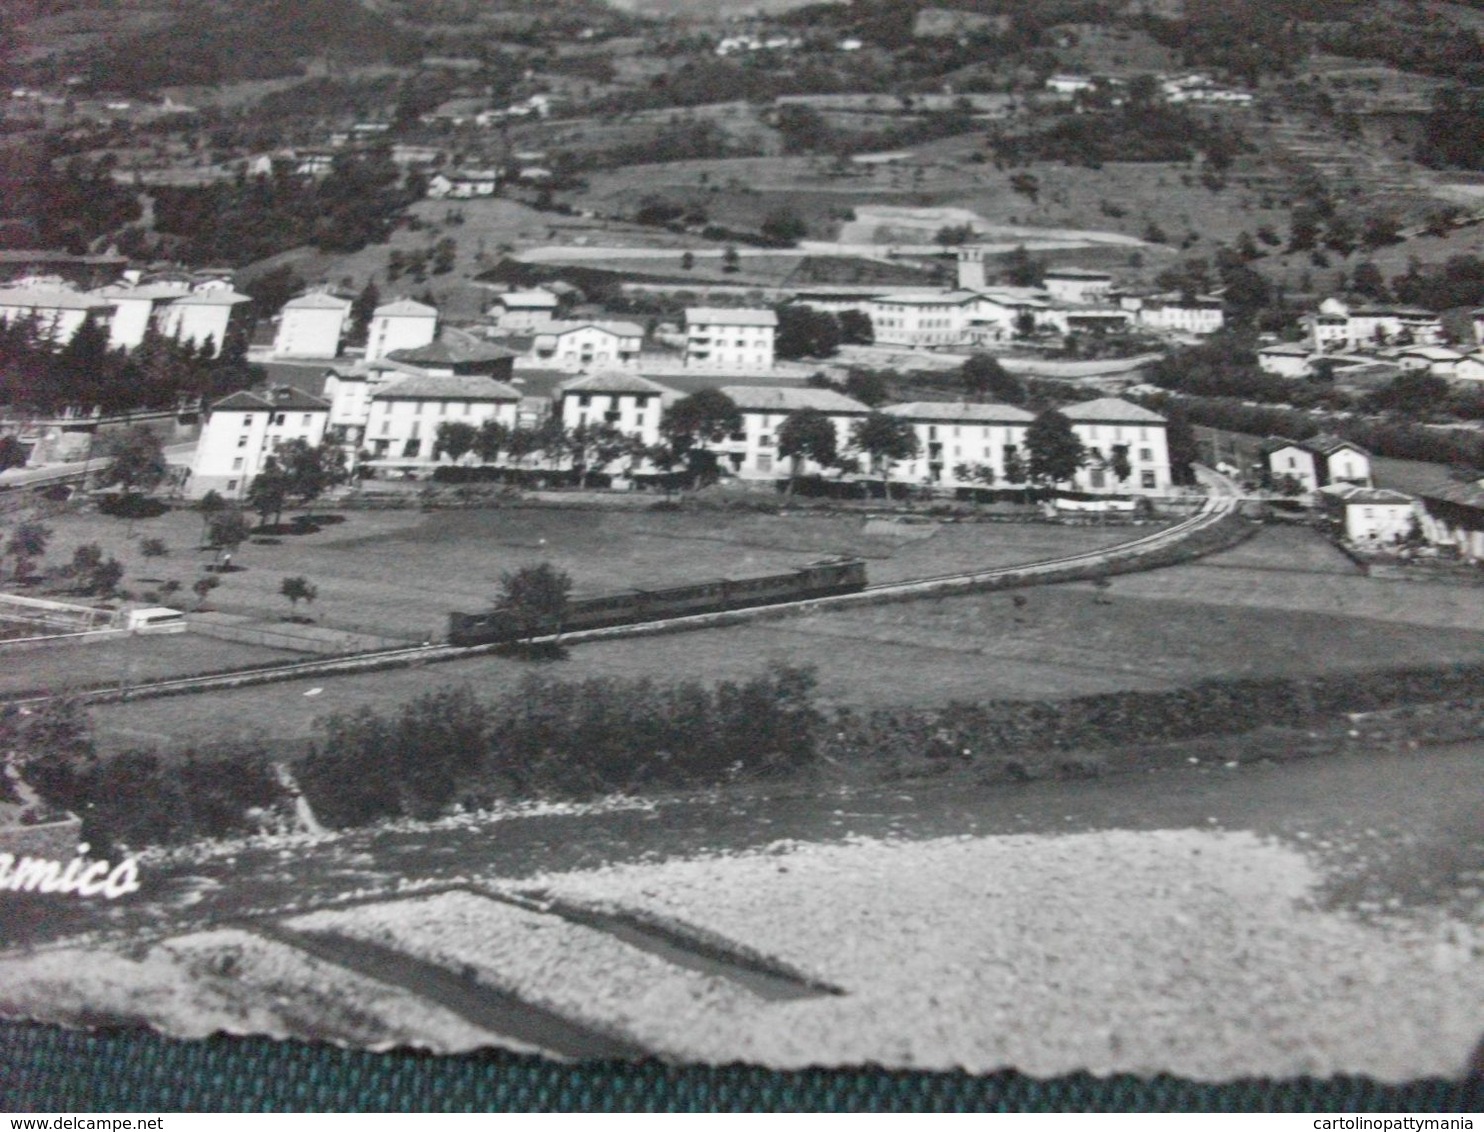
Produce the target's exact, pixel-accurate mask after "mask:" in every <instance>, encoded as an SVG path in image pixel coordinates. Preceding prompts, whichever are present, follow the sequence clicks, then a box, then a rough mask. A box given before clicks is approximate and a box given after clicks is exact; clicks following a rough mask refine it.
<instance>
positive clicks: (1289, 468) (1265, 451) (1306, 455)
mask: <svg viewBox="0 0 1484 1132" xmlns="http://www.w3.org/2000/svg"><path fill="white" fill-rule="evenodd" d="M1259 451H1260V452H1261V454H1262V458H1263V473H1264V479H1265V480H1266V481H1267V482H1268V483H1269V484H1270V485H1272V486H1273V488H1274V489H1276V490H1281V487H1282V485H1283V484H1285V483H1293V484H1295V485H1297V487H1298V490H1299V491H1301V492H1305V493H1307V492H1311V491H1318V490H1319V464H1318V461H1317V460H1316V459H1315V458H1314V453H1312V452H1310V451H1309V450H1308V449H1307V448H1305V447H1304V445H1303V444H1302V443H1301V442H1300V441H1297V440H1289V439H1288V438H1287V437H1284V436H1270V437H1268V438H1267V439H1266V440H1264V441H1263V442H1262V444H1261V445H1260V446H1259Z"/></svg>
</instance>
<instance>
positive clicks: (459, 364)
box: [379, 329, 515, 381]
mask: <svg viewBox="0 0 1484 1132" xmlns="http://www.w3.org/2000/svg"><path fill="white" fill-rule="evenodd" d="M379 360H380V362H381V363H382V364H383V365H384V366H386V367H388V368H392V369H397V370H401V371H402V372H404V373H409V374H414V375H429V376H435V377H489V378H493V379H494V380H496V381H509V380H510V377H511V372H512V369H513V367H514V365H515V351H513V350H507V349H506V348H505V347H504V346H497V345H495V344H494V343H492V342H486V341H484V340H483V339H480V338H476V337H475V336H474V335H472V334H468V333H466V332H464V331H462V330H451V329H450V330H445V331H444V332H443V333H442V334H440V335H439V336H438V337H437V338H435V339H434V340H433V341H431V342H429V343H427V344H426V345H423V346H415V347H410V348H407V349H401V350H393V351H392V352H391V353H389V354H386V355H383V357H382V358H381V359H379Z"/></svg>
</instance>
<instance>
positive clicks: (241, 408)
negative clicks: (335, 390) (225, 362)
mask: <svg viewBox="0 0 1484 1132" xmlns="http://www.w3.org/2000/svg"><path fill="white" fill-rule="evenodd" d="M329 414H330V406H329V403H328V402H326V401H324V400H322V399H320V398H319V397H312V396H310V395H309V394H308V393H305V392H303V391H302V390H299V389H293V388H289V387H281V388H274V389H268V390H265V391H263V392H260V393H259V392H241V393H233V394H232V395H231V396H230V397H226V398H223V399H222V400H220V401H218V402H217V403H216V404H215V405H213V406H211V409H210V412H209V413H208V414H207V417H206V423H205V425H204V426H203V427H202V429H201V436H200V438H199V439H198V440H197V441H196V454H195V457H194V458H193V460H192V462H191V476H190V478H189V480H187V481H186V493H187V494H188V495H189V496H190V497H191V498H192V499H200V498H201V497H202V496H203V495H205V494H206V493H207V492H209V491H215V492H217V493H219V494H220V495H222V496H224V497H225V498H227V499H241V498H243V496H244V495H246V493H247V489H248V486H249V485H250V484H251V482H252V480H253V477H254V476H256V475H258V473H259V472H261V471H262V470H263V466H264V464H265V463H266V461H267V460H268V458H269V457H270V456H272V455H273V454H274V453H276V452H277V451H278V450H279V448H281V447H282V446H283V445H284V444H286V443H288V442H289V441H291V440H302V441H304V442H305V443H306V444H309V445H311V446H318V445H319V444H320V443H321V441H323V440H324V436H325V423H326V421H327V420H328V419H329Z"/></svg>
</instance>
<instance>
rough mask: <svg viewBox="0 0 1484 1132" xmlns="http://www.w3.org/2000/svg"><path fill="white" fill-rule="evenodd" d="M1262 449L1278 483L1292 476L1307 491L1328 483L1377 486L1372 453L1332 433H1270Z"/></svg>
mask: <svg viewBox="0 0 1484 1132" xmlns="http://www.w3.org/2000/svg"><path fill="white" fill-rule="evenodd" d="M1261 451H1262V454H1263V467H1264V471H1265V472H1266V475H1267V479H1268V481H1269V482H1270V483H1272V484H1274V485H1277V484H1278V483H1280V481H1283V480H1285V479H1287V480H1292V481H1293V482H1294V483H1295V484H1297V485H1298V487H1299V488H1300V489H1301V490H1302V491H1304V492H1313V491H1318V490H1319V489H1320V488H1321V487H1324V486H1326V485H1328V484H1352V485H1355V486H1358V487H1373V486H1374V484H1373V483H1372V480H1371V457H1370V453H1369V452H1367V451H1366V450H1365V449H1364V448H1362V447H1360V445H1358V444H1354V443H1352V442H1350V441H1348V440H1343V439H1341V438H1340V437H1338V436H1335V435H1333V434H1330V433H1321V434H1320V435H1318V436H1315V437H1312V438H1311V439H1309V440H1289V439H1288V438H1287V437H1282V436H1270V437H1268V439H1267V440H1265V441H1264V442H1263V444H1262V446H1261Z"/></svg>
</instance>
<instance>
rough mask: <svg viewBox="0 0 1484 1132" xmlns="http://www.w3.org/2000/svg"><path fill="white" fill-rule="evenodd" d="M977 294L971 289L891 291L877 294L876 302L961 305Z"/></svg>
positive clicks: (906, 304)
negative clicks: (926, 292)
mask: <svg viewBox="0 0 1484 1132" xmlns="http://www.w3.org/2000/svg"><path fill="white" fill-rule="evenodd" d="M978 297H979V296H978V295H977V294H976V293H975V292H973V291H939V292H938V293H937V294H929V295H924V294H922V293H920V292H917V291H893V292H892V293H890V294H887V295H878V296H877V297H876V302H878V303H896V304H897V305H899V306H914V307H926V306H939V307H940V306H944V305H947V306H955V307H958V306H963V305H964V304H965V303H972V302H973V301H974V300H976V299H977V298H978Z"/></svg>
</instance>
